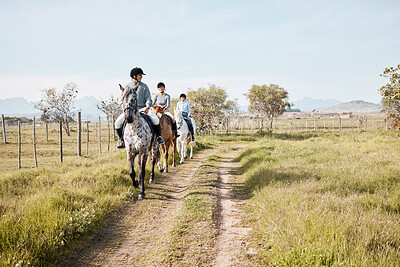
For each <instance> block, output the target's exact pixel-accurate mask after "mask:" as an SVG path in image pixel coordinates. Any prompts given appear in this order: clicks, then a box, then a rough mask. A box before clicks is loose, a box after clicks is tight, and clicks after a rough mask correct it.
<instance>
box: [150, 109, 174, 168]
mask: <svg viewBox="0 0 400 267" xmlns="http://www.w3.org/2000/svg"><path fill="white" fill-rule="evenodd" d="M165 106H166V105H164V106H162V107H161V106H153V108H154V112H155V113H156V115H157V117H158V118H159V120H160V126H161V137H162V138H163V139H164V141H165V144H163V145H161V149H162V152H163V154H164V172H168V151H169V146H170V145H172V166H173V167H175V166H176V165H175V152H176V137H175V134H174V132H173V131H172V126H171V124H170V123H172V118H169V117H168V116H167V115H165V114H164V110H165ZM167 120H169V122H168V121H167ZM157 164H158V167H159V169H162V168H161V163H160V161H158V163H157Z"/></svg>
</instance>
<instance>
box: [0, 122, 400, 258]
mask: <svg viewBox="0 0 400 267" xmlns="http://www.w3.org/2000/svg"><path fill="white" fill-rule="evenodd" d="M26 132H27V134H29V129H28V130H26ZM38 132H39V131H38ZM104 132H106V130H105V129H104ZM56 134H57V133H54V135H56ZM73 135H74V133H73ZM43 137H44V136H41V137H39V138H41V140H44V138H43ZM27 138H28V137H27ZM55 138H56V137H53V138H52V139H53V141H50V142H54V144H53V147H51V149H55V150H56V149H57V148H58V145H57V142H56V140H55ZM70 138H71V139H70V142H69V145H66V146H65V147H66V151H70V152H68V153H69V154H68V153H67V156H66V159H65V161H64V163H60V162H58V159H59V158H58V154H57V153H55V152H54V153H53V154H51V153H43V154H42V155H41V157H39V168H32V166H31V167H28V168H24V169H22V170H8V171H5V170H4V169H7V168H6V167H4V166H3V165H2V168H3V171H2V172H1V175H0V184H1V187H0V266H3V265H14V266H15V265H16V264H18V263H19V264H20V266H26V265H29V264H30V265H34V266H36V265H52V264H54V262H55V261H56V258H57V257H59V256H60V255H61V254H64V253H66V252H68V251H69V250H72V249H74V246H75V245H76V242H75V241H76V240H79V239H82V238H85V237H86V236H88V235H92V234H93V233H95V232H96V231H98V230H99V229H101V228H100V227H101V226H102V224H104V222H105V219H106V218H107V216H108V215H109V214H110V213H111V212H113V211H115V210H118V209H121V208H122V207H123V206H124V203H126V201H132V200H135V199H136V198H137V193H138V190H136V189H133V188H132V186H131V181H130V178H129V175H128V168H127V163H126V159H125V157H126V156H125V152H124V151H115V150H113V149H114V145H113V146H112V149H111V152H109V153H108V152H105V153H102V154H99V153H98V152H97V153H96V151H95V150H93V153H89V155H88V156H82V157H77V156H76V155H75V154H76V144H75V141H74V140H75V139H74V138H76V136H71V137H70ZM105 138H107V137H105ZM105 140H107V139H105ZM41 142H43V141H41ZM237 142H242V143H243V142H246V143H248V144H249V146H248V147H247V148H246V149H245V150H244V151H243V152H242V153H241V155H240V157H239V158H238V160H239V161H240V163H241V165H242V172H243V175H242V176H241V177H242V183H243V186H242V189H241V190H240V192H238V194H239V196H238V197H239V198H242V199H243V200H244V201H245V202H246V203H247V204H246V208H245V210H246V213H245V214H246V216H245V218H243V224H244V225H246V227H252V228H253V230H252V232H251V234H250V236H249V237H248V241H249V242H250V244H251V246H252V247H254V248H255V251H257V253H256V254H246V253H243V254H242V255H241V257H244V258H245V259H246V260H245V261H243V262H251V265H255V266H265V265H278V266H309V265H314V266H315V265H316V266H321V265H328V266H336V265H345V266H396V265H399V264H400V260H399V259H400V220H399V219H400V216H399V212H400V182H399V181H400V166H399V165H398V162H399V160H400V155H399V153H398V151H400V143H399V139H397V138H395V133H394V132H386V131H368V132H359V131H344V132H333V133H332V132H331V133H329V132H315V133H314V132H303V133H294V134H274V135H273V137H272V136H270V135H266V136H261V135H231V136H224V135H214V136H200V137H198V138H197V140H196V146H195V150H196V151H199V150H202V149H207V148H214V147H220V148H221V147H223V146H224V145H226V144H229V143H237ZM11 145H15V144H13V142H11V144H2V145H1V146H0V150H1V152H2V153H1V157H2V159H5V161H2V163H3V162H8V161H7V160H9V161H14V160H15V159H13V157H14V156H15V155H14V154H11V152H10V154H8V156H7V155H4V154H3V152H5V153H7V149H9V147H8V146H11ZM39 145H40V142H39ZM83 147H84V146H83ZM38 150H39V148H38ZM222 151H223V150H222ZM215 153H217V151H216V152H215ZM221 153H223V152H221ZM83 154H85V153H83ZM30 156H31V155H29V156H28V158H29V157H30ZM217 162H218V153H217V154H214V155H213V156H212V157H210V158H208V160H207V161H206V163H205V164H204V165H202V167H201V168H199V170H198V172H196V173H195V175H194V176H193V181H191V183H192V186H191V187H190V188H189V190H188V195H187V196H186V197H185V199H184V201H183V206H182V210H181V211H182V213H180V214H178V215H177V217H176V219H175V221H174V223H175V224H174V225H173V228H172V229H173V230H172V231H171V233H170V237H171V239H170V241H171V242H170V243H169V246H167V247H166V248H165V250H163V251H160V253H159V254H158V255H156V256H157V257H158V259H159V261H160V262H163V263H165V265H168V264H177V265H179V264H183V265H184V264H187V265H190V263H193V260H194V261H195V262H196V263H198V264H199V265H202V264H204V263H206V262H210V258H211V257H212V255H214V252H213V251H215V248H212V246H213V240H212V239H213V238H214V237H215V229H214V228H213V227H214V226H213V221H212V216H214V215H213V210H215V202H216V199H215V192H214V191H215V184H216V183H217V182H218V176H217V175H216V173H215V172H216V171H215V170H216V166H215V164H217ZM32 165H33V164H32ZM146 174H147V175H148V174H149V172H148V171H147V173H146ZM156 178H157V177H156ZM146 179H147V178H146ZM200 237H201V238H200ZM204 248H207V251H208V249H209V251H208V252H209V253H206V254H199V253H198V251H201V249H204ZM199 249H200V250H199ZM182 253H183V254H182ZM204 255H207V257H208V258H204V257H205V256H204Z"/></svg>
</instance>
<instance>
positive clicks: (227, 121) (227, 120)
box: [226, 117, 229, 135]
mask: <svg viewBox="0 0 400 267" xmlns="http://www.w3.org/2000/svg"><path fill="white" fill-rule="evenodd" d="M226 135H229V117H227V118H226Z"/></svg>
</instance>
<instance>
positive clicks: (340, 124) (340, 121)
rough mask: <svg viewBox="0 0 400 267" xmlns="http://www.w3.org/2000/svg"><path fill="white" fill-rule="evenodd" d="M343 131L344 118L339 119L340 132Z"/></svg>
mask: <svg viewBox="0 0 400 267" xmlns="http://www.w3.org/2000/svg"><path fill="white" fill-rule="evenodd" d="M341 130H342V118H341V117H339V131H341Z"/></svg>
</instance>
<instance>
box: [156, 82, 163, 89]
mask: <svg viewBox="0 0 400 267" xmlns="http://www.w3.org/2000/svg"><path fill="white" fill-rule="evenodd" d="M161 86H162V87H164V88H165V84H164V83H163V82H159V83H158V84H157V88H160V87H161Z"/></svg>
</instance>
